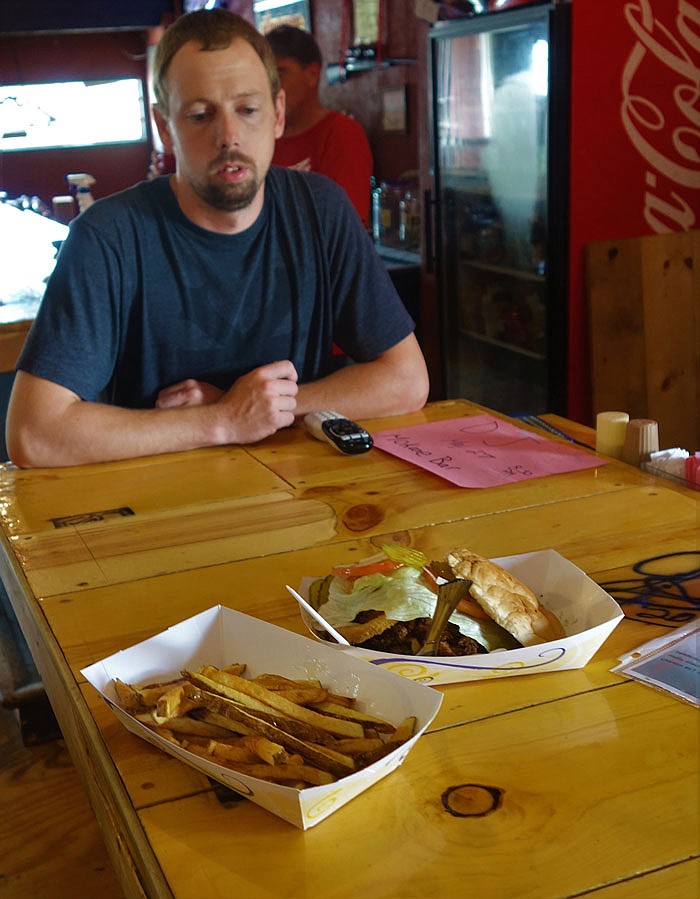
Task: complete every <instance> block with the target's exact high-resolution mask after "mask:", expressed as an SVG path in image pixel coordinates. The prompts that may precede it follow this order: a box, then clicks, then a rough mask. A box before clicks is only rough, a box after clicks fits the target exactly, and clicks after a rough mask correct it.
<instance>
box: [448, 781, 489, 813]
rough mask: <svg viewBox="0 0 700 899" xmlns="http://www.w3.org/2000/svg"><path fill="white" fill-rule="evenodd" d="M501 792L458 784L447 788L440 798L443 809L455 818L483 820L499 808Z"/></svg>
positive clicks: (478, 785) (480, 786)
mask: <svg viewBox="0 0 700 899" xmlns="http://www.w3.org/2000/svg"><path fill="white" fill-rule="evenodd" d="M503 792H504V791H503V790H502V789H501V788H500V787H487V786H484V785H483V784H459V785H458V786H456V787H448V788H447V789H446V790H445V792H444V793H443V794H442V797H441V798H442V804H443V805H444V807H445V809H446V810H447V811H448V812H449V813H450V814H451V815H454V816H455V818H483V817H484V816H485V815H490V814H491V812H495V811H496V809H498V808H500V806H501V800H502V799H503Z"/></svg>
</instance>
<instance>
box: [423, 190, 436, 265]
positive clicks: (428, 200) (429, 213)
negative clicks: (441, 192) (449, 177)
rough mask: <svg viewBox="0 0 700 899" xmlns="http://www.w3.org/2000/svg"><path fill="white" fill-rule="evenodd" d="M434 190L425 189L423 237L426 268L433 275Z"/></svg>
mask: <svg viewBox="0 0 700 899" xmlns="http://www.w3.org/2000/svg"><path fill="white" fill-rule="evenodd" d="M434 205H435V204H434V201H433V192H432V190H430V188H428V189H427V190H425V191H423V223H424V227H423V239H424V242H425V270H426V272H427V273H428V274H430V275H432V274H433V273H434V271H435V250H434V247H433V215H434V209H433V207H434Z"/></svg>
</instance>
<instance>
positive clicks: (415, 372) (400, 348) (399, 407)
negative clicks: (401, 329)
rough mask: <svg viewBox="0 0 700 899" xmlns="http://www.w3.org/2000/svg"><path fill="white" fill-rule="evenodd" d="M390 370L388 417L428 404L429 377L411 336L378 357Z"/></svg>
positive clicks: (419, 350) (416, 342) (420, 351)
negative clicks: (389, 406)
mask: <svg viewBox="0 0 700 899" xmlns="http://www.w3.org/2000/svg"><path fill="white" fill-rule="evenodd" d="M380 360H381V361H382V363H383V364H386V365H387V366H388V367H389V369H390V375H389V377H388V379H387V384H391V385H392V392H393V396H394V404H393V408H392V409H391V410H387V411H388V414H392V415H399V414H402V413H406V412H416V411H417V410H418V409H422V408H423V406H424V405H425V404H426V402H427V401H428V394H429V392H430V378H429V376H428V368H427V365H426V363H425V359H424V357H423V352H422V350H421V349H420V346H419V344H418V341H417V340H416V338H415V336H414V335H413V334H411V335H409V336H408V337H407V338H405V340H403V341H401V343H399V344H397V345H396V346H395V347H393V348H392V349H391V350H389V351H388V352H387V353H385V354H384V355H383V356H381V357H380Z"/></svg>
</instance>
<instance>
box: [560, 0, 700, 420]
mask: <svg viewBox="0 0 700 899" xmlns="http://www.w3.org/2000/svg"><path fill="white" fill-rule="evenodd" d="M569 202H570V228H569V298H570V299H569V316H568V319H569V324H568V365H567V371H568V411H569V415H570V416H571V417H572V418H575V419H577V420H580V421H590V420H591V417H592V413H593V410H592V409H591V400H590V397H591V386H590V348H589V339H588V326H587V325H588V311H587V307H586V302H585V289H584V274H583V270H584V247H585V245H586V244H587V243H589V242H592V241H598V240H619V239H623V238H626V237H641V236H644V235H649V234H658V233H664V232H671V231H687V230H690V229H692V228H697V227H698V226H699V224H698V223H699V220H700V2H699V0H626V2H625V0H619V2H615V3H601V2H599V0H573V3H572V66H571V149H570V200H569Z"/></svg>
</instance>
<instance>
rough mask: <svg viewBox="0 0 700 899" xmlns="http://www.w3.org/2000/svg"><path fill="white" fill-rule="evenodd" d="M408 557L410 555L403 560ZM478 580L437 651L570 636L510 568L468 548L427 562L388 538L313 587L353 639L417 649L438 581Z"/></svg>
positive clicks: (388, 648) (313, 597) (384, 647)
mask: <svg viewBox="0 0 700 899" xmlns="http://www.w3.org/2000/svg"><path fill="white" fill-rule="evenodd" d="M406 559H408V560H409V561H408V562H407V561H404V560H406ZM451 580H468V581H471V586H470V588H469V593H468V595H467V596H466V597H465V598H464V599H462V600H461V601H460V603H459V605H458V606H457V610H456V611H455V612H454V613H453V615H452V616H451V618H450V621H449V623H448V625H447V627H446V629H445V632H444V633H443V639H442V641H441V643H440V648H439V650H438V653H437V654H438V655H471V654H474V653H481V652H492V651H494V650H498V649H514V648H517V647H519V646H533V645H535V644H538V643H546V642H548V641H550V640H555V639H558V638H559V637H562V636H564V629H563V628H562V626H561V624H560V622H559V621H558V619H557V618H556V616H555V615H554V614H553V613H552V612H551V611H550V610H549V609H546V608H545V607H544V606H543V605H542V603H541V602H540V601H539V599H538V598H537V596H535V594H534V593H533V591H532V590H531V589H530V588H529V587H528V586H527V585H526V584H523V583H522V582H521V581H519V580H518V579H517V578H516V577H514V576H513V575H512V574H511V573H510V572H509V571H506V569H505V568H502V567H501V566H500V565H497V564H496V563H494V562H491V561H490V560H489V559H486V558H484V557H483V556H480V555H478V554H477V553H474V552H472V551H471V550H469V549H453V550H451V551H450V552H448V553H447V555H446V556H445V558H444V559H441V560H437V561H428V559H427V558H426V557H424V556H422V555H421V554H420V553H417V552H416V551H415V550H411V551H410V552H408V553H407V552H406V550H405V549H404V548H403V547H400V546H395V545H393V544H389V545H387V546H384V547H383V552H382V554H381V556H377V557H373V558H372V559H369V560H365V561H363V562H361V563H359V564H355V565H337V566H335V568H334V569H333V571H332V573H331V574H330V575H328V576H327V577H325V578H320V579H319V580H317V581H315V582H314V583H313V584H312V585H311V590H310V595H309V599H310V601H311V602H312V604H313V605H314V606H315V607H316V608H317V609H318V610H319V611H320V612H321V614H322V615H323V617H324V618H325V619H326V620H327V621H328V622H329V623H330V624H331V625H333V627H334V628H336V630H338V631H339V633H341V634H342V635H343V636H344V637H345V638H346V639H347V640H348V641H349V642H350V643H352V644H353V645H355V646H362V647H364V648H366V649H375V650H379V651H384V652H395V653H411V652H413V653H415V652H417V651H418V649H419V648H420V646H421V645H422V642H423V640H424V637H425V633H426V632H427V628H428V626H429V624H430V620H431V618H432V615H433V611H434V609H435V601H436V594H437V589H438V586H439V584H441V583H445V582H446V581H451Z"/></svg>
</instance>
